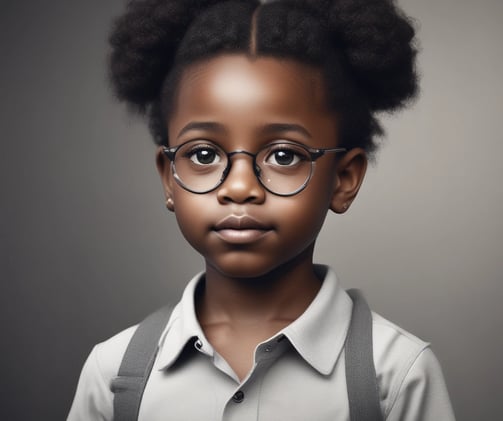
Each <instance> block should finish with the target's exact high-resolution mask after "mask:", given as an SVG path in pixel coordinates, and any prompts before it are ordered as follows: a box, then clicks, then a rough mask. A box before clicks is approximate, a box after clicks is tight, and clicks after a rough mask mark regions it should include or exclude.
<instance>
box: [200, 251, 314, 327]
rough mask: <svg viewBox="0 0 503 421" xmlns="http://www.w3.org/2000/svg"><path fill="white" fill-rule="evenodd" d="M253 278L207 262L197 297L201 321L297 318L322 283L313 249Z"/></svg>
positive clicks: (287, 320)
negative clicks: (202, 286) (223, 269)
mask: <svg viewBox="0 0 503 421" xmlns="http://www.w3.org/2000/svg"><path fill="white" fill-rule="evenodd" d="M306 253H307V255H306V256H305V258H303V259H295V260H294V261H291V262H288V263H286V264H284V265H282V266H280V267H278V268H276V269H274V270H273V271H271V272H269V273H267V274H265V275H263V276H260V277H255V278H234V277H230V276H226V275H225V274H222V273H221V272H219V271H218V270H216V269H215V268H214V267H212V266H210V265H208V264H207V267H206V282H205V286H204V289H203V290H202V291H201V294H200V296H199V298H198V300H197V303H196V304H197V309H198V310H197V311H198V317H199V320H200V322H201V324H203V325H204V324H213V323H222V322H223V323H230V324H255V325H256V324H262V323H277V322H284V324H288V323H290V322H292V321H293V320H295V319H296V318H298V317H299V316H300V315H301V314H302V313H303V312H304V310H305V309H306V308H307V307H308V306H309V304H310V303H311V302H312V300H313V299H314V297H315V296H316V294H317V293H318V291H319V289H320V287H321V281H320V279H318V277H317V276H316V274H315V272H314V266H313V263H312V250H308V251H307V252H306Z"/></svg>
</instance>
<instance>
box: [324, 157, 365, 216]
mask: <svg viewBox="0 0 503 421" xmlns="http://www.w3.org/2000/svg"><path fill="white" fill-rule="evenodd" d="M366 171H367V154H366V153H365V151H364V150H363V149H362V148H353V149H351V150H349V151H348V152H346V154H345V155H344V156H343V157H342V158H341V159H340V160H339V162H338V163H337V167H336V177H335V180H334V192H333V195H332V200H331V202H330V209H331V210H332V211H334V212H335V213H344V212H346V211H347V210H348V208H349V206H350V205H351V203H352V202H353V200H354V199H355V197H356V195H357V194H358V191H359V190H360V186H361V185H362V182H363V178H364V177H365V172H366Z"/></svg>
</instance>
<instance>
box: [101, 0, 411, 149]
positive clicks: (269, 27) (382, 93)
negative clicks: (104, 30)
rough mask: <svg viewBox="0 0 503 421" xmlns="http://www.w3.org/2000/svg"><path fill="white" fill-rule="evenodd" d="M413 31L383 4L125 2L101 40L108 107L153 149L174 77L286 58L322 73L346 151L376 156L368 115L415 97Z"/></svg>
mask: <svg viewBox="0 0 503 421" xmlns="http://www.w3.org/2000/svg"><path fill="white" fill-rule="evenodd" d="M414 37H415V31H414V27H413V24H412V22H411V20H410V18H408V17H407V16H405V15H404V14H403V12H402V11H401V10H400V9H398V8H397V6H396V5H395V4H394V2H393V0H275V1H269V2H259V1H257V0H224V1H222V0H220V1H218V0H129V2H128V3H127V7H126V11H125V13H124V14H123V15H122V16H120V17H118V18H117V19H116V20H115V22H114V26H113V30H112V33H111V35H110V40H109V41H110V45H111V47H112V49H111V54H110V67H109V70H110V80H111V84H112V87H113V89H114V92H115V94H116V96H117V98H118V99H119V100H121V101H125V102H126V103H127V104H128V105H129V106H130V107H131V108H132V109H133V110H135V111H136V112H139V113H141V114H143V115H146V116H147V117H148V119H149V123H150V130H151V133H152V135H153V137H154V140H155V142H156V143H157V144H164V145H167V144H168V135H167V127H166V121H167V118H166V116H167V115H169V110H170V107H171V105H172V104H171V101H172V100H173V98H174V93H175V92H176V87H177V83H178V81H179V78H180V75H181V72H182V71H183V69H184V68H185V67H186V66H187V65H189V64H192V63H194V62H196V61H199V60H204V59H208V58H211V57H214V56H216V55H219V54H222V53H231V54H232V53H239V54H246V55H249V56H272V57H278V58H291V59H295V60H298V61H301V62H303V63H306V64H310V65H314V66H318V67H319V68H321V69H322V70H323V75H324V78H325V83H326V88H327V91H328V101H329V104H328V105H329V107H331V109H333V110H335V111H336V112H337V113H338V115H339V116H340V117H341V123H342V125H341V133H340V136H341V143H342V146H345V147H346V148H353V147H362V148H364V149H365V150H366V151H367V152H368V153H371V152H372V151H374V150H375V148H376V143H375V137H376V136H377V135H381V134H382V133H383V131H382V128H381V126H380V125H379V122H378V121H377V119H376V113H377V112H381V111H387V112H392V111H395V110H398V109H400V108H402V107H403V106H405V105H406V104H407V103H408V102H409V101H410V100H411V99H413V98H414V97H415V95H416V93H417V90H418V83H417V79H418V78H417V73H416V69H415V58H416V54H417V47H416V42H415V38H414Z"/></svg>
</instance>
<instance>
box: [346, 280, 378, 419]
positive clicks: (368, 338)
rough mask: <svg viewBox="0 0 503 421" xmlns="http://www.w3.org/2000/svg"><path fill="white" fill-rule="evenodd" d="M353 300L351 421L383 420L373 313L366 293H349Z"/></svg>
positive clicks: (349, 339) (348, 343)
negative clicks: (375, 356)
mask: <svg viewBox="0 0 503 421" xmlns="http://www.w3.org/2000/svg"><path fill="white" fill-rule="evenodd" d="M347 293H348V294H349V296H350V297H351V299H352V300H353V312H352V315H351V324H350V326H349V331H348V335H347V338H346V345H345V355H346V384H347V388H348V399H349V413H350V419H351V421H382V420H383V415H382V412H381V405H380V399H379V386H378V385H377V378H376V371H375V367H374V357H373V347H372V313H371V312H370V308H369V306H368V304H367V302H366V301H365V298H364V297H363V295H362V293H361V292H360V291H359V290H357V289H350V290H348V291H347Z"/></svg>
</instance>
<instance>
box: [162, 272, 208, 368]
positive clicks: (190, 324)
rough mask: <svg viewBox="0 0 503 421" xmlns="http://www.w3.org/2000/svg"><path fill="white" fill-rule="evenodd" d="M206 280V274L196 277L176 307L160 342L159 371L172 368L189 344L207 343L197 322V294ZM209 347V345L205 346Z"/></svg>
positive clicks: (201, 273)
mask: <svg viewBox="0 0 503 421" xmlns="http://www.w3.org/2000/svg"><path fill="white" fill-rule="evenodd" d="M203 278H204V272H200V273H198V274H197V275H196V276H194V277H193V278H192V279H191V280H190V281H189V283H188V284H187V286H186V287H185V290H184V292H183V295H182V299H181V300H180V302H179V303H178V304H177V305H176V306H175V308H174V309H173V312H172V313H171V317H170V319H169V321H168V324H167V326H166V329H164V332H163V333H162V335H161V338H160V340H159V357H158V359H157V362H156V364H155V368H157V369H158V370H164V369H166V368H168V367H170V366H171V365H172V364H173V363H174V362H175V361H176V359H177V358H178V356H179V355H180V354H181V352H182V351H183V349H184V347H185V346H186V345H187V342H189V341H191V340H193V339H194V338H198V339H199V340H200V341H206V339H205V336H204V333H203V330H202V328H201V326H200V324H199V321H198V320H197V315H196V308H195V300H194V298H195V293H196V288H197V285H198V284H199V282H200V281H201V280H202V279H203ZM204 345H209V344H204V343H203V346H204ZM205 349H206V350H212V349H213V348H212V347H211V346H206V347H205Z"/></svg>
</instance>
